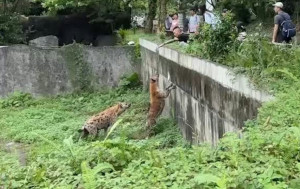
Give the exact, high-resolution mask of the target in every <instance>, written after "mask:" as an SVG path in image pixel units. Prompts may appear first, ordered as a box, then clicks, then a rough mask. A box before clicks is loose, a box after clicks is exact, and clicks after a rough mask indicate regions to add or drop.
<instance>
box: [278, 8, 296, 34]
mask: <svg viewBox="0 0 300 189" xmlns="http://www.w3.org/2000/svg"><path fill="white" fill-rule="evenodd" d="M280 16H281V17H282V18H283V22H282V23H281V34H282V36H283V38H284V39H289V38H291V37H295V35H296V26H295V24H294V23H293V22H292V20H291V17H290V16H289V15H288V14H286V15H285V14H280Z"/></svg>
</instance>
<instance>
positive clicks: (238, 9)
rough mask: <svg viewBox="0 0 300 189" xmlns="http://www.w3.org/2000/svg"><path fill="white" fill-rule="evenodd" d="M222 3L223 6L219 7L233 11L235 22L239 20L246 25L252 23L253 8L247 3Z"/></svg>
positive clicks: (228, 0) (229, 1) (227, 1)
mask: <svg viewBox="0 0 300 189" xmlns="http://www.w3.org/2000/svg"><path fill="white" fill-rule="evenodd" d="M220 3H221V4H219V5H218V6H220V7H222V8H226V9H228V10H231V11H232V13H233V14H234V17H235V20H239V21H242V22H244V23H249V22H250V17H251V13H250V11H249V9H250V8H251V7H249V6H248V5H247V2H241V1H232V0H225V1H221V2H220Z"/></svg>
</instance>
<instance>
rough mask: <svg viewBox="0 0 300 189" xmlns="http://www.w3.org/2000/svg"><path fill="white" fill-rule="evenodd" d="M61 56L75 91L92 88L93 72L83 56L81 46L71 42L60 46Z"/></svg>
mask: <svg viewBox="0 0 300 189" xmlns="http://www.w3.org/2000/svg"><path fill="white" fill-rule="evenodd" d="M61 53H62V56H63V57H64V59H65V61H66V63H67V69H68V75H69V78H70V80H71V83H72V85H73V87H74V89H75V91H87V90H92V89H93V86H92V81H93V74H92V72H91V68H90V66H89V64H88V63H87V62H86V60H85V58H84V50H83V46H82V45H80V44H76V43H74V44H71V45H67V46H64V47H62V48H61Z"/></svg>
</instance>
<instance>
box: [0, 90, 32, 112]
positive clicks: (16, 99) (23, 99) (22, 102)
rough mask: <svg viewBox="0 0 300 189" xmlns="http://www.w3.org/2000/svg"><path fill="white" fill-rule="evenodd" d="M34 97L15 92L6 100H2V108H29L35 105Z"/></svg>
mask: <svg viewBox="0 0 300 189" xmlns="http://www.w3.org/2000/svg"><path fill="white" fill-rule="evenodd" d="M33 104H34V103H33V97H32V95H31V94H28V93H20V92H15V93H14V94H13V95H11V96H9V97H8V98H6V99H4V100H0V107H1V108H7V107H28V106H30V105H33Z"/></svg>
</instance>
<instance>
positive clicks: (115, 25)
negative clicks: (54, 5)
mask: <svg viewBox="0 0 300 189" xmlns="http://www.w3.org/2000/svg"><path fill="white" fill-rule="evenodd" d="M121 27H123V28H125V29H127V28H129V27H130V14H128V13H126V12H123V13H118V14H115V15H110V17H108V18H105V19H104V18H103V19H101V20H99V21H98V22H93V23H91V22H90V19H89V18H87V16H86V15H67V16H30V17H28V19H27V21H25V22H24V24H23V30H24V31H25V32H26V34H27V42H28V41H30V40H32V39H36V38H38V37H42V36H48V35H55V36H57V37H58V39H59V45H60V46H62V45H68V44H72V43H73V41H76V42H77V43H82V44H85V45H90V44H92V45H93V46H105V45H106V46H107V45H115V44H116V42H117V41H116V36H115V35H114V34H113V30H114V29H119V28H121Z"/></svg>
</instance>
